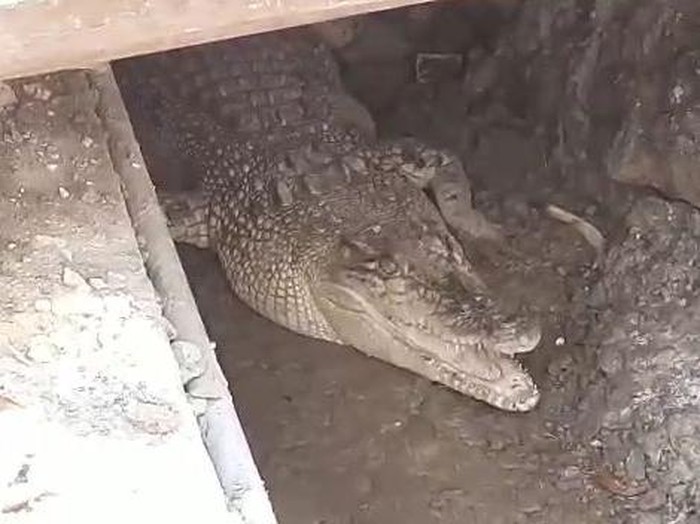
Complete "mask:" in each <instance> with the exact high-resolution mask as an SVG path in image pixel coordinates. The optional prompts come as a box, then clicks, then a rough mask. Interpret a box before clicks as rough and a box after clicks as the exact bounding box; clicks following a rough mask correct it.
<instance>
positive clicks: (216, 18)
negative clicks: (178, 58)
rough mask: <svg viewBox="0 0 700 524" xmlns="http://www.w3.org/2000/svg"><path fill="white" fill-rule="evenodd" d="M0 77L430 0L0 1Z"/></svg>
mask: <svg viewBox="0 0 700 524" xmlns="http://www.w3.org/2000/svg"><path fill="white" fill-rule="evenodd" d="M2 1H4V2H5V3H10V2H11V1H14V2H18V3H15V4H11V3H10V4H9V6H6V7H2V5H3V4H0V49H1V50H2V52H0V78H14V77H19V76H28V75H33V74H38V73H45V72H50V71H56V70H59V69H70V68H80V67H90V66H92V65H94V64H97V63H100V62H105V61H108V60H113V59H116V58H123V57H127V56H133V55H139V54H144V53H150V52H154V51H161V50H165V49H171V48H175V47H182V46H187V45H193V44H201V43H204V42H209V41H213V40H220V39H224V38H229V37H233V36H242V35H246V34H252V33H259V32H265V31H272V30H275V29H282V28H285V27H292V26H298V25H304V24H309V23H315V22H322V21H326V20H331V19H335V18H342V17H347V16H352V15H357V14H361V13H367V12H372V11H380V10H384V9H391V8H395V7H402V6H408V5H414V4H421V3H426V2H427V1H429V0H26V1H25V0H2Z"/></svg>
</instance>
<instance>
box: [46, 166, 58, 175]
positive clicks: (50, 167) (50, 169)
mask: <svg viewBox="0 0 700 524" xmlns="http://www.w3.org/2000/svg"><path fill="white" fill-rule="evenodd" d="M46 169H48V170H49V171H51V172H52V173H53V172H54V171H56V170H57V169H58V164H46Z"/></svg>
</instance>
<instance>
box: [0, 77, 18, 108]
mask: <svg viewBox="0 0 700 524" xmlns="http://www.w3.org/2000/svg"><path fill="white" fill-rule="evenodd" d="M16 103H17V95H16V94H15V92H14V90H13V89H12V87H10V85H9V84H7V83H5V82H0V109H2V108H4V107H10V106H13V105H15V104H16Z"/></svg>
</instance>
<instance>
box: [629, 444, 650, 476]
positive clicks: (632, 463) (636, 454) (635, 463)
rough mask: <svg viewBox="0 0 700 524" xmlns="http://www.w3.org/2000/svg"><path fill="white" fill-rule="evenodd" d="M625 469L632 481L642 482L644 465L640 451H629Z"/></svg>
mask: <svg viewBox="0 0 700 524" xmlns="http://www.w3.org/2000/svg"><path fill="white" fill-rule="evenodd" d="M625 469H626V470H627V475H629V476H630V477H631V478H632V479H634V480H644V479H645V478H646V463H645V460H644V453H643V452H642V450H641V449H639V448H634V449H633V450H632V451H630V453H629V455H627V459H626V460H625Z"/></svg>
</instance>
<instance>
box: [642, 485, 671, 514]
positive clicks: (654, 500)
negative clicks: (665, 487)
mask: <svg viewBox="0 0 700 524" xmlns="http://www.w3.org/2000/svg"><path fill="white" fill-rule="evenodd" d="M665 503H666V497H665V496H664V494H663V493H661V492H660V491H659V490H657V489H652V490H650V491H648V492H646V493H645V494H644V495H642V496H641V497H640V498H639V502H638V503H637V506H638V507H639V509H641V510H642V511H652V510H655V509H659V508H660V507H662V506H663V505H664V504H665Z"/></svg>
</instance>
